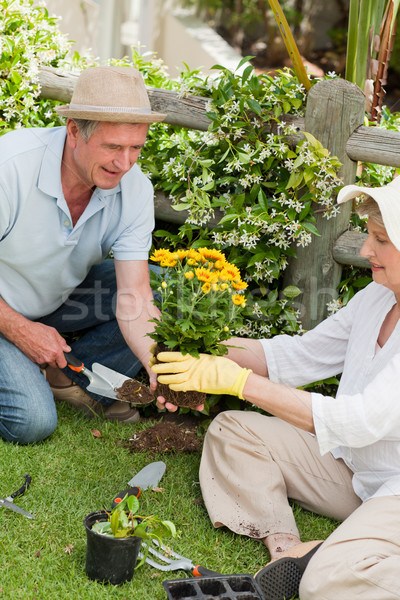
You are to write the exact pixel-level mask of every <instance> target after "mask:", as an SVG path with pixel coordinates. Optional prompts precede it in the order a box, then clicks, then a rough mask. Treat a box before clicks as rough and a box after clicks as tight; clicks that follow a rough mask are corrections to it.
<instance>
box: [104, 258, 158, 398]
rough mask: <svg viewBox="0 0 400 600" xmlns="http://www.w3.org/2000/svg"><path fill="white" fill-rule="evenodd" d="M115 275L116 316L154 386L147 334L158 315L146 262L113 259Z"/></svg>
mask: <svg viewBox="0 0 400 600" xmlns="http://www.w3.org/2000/svg"><path fill="white" fill-rule="evenodd" d="M114 263H115V274H116V277H117V289H118V291H117V311H116V317H117V321H118V325H119V327H120V329H121V333H122V335H123V336H124V338H125V340H126V343H127V344H128V346H129V348H130V349H131V350H132V352H133V353H134V354H135V356H137V358H138V359H139V360H140V362H141V363H142V365H143V366H144V367H145V369H146V370H147V372H148V374H149V377H150V386H151V388H152V389H153V390H154V389H155V388H156V384H157V379H156V376H155V374H154V373H153V372H152V371H151V370H150V367H149V366H148V362H149V360H150V356H151V353H150V350H149V348H150V346H151V344H153V343H154V342H153V340H152V339H151V338H150V337H149V336H148V335H146V334H147V333H150V332H151V331H153V329H154V324H153V323H151V322H150V319H153V318H157V317H159V315H160V312H159V310H158V309H157V308H156V306H154V303H153V293H152V290H151V287H150V276H149V266H148V263H147V261H145V260H137V261H136V260H114Z"/></svg>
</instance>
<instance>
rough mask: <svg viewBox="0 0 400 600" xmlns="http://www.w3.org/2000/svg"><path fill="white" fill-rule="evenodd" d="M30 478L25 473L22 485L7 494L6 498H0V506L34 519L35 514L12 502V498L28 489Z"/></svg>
mask: <svg viewBox="0 0 400 600" xmlns="http://www.w3.org/2000/svg"><path fill="white" fill-rule="evenodd" d="M31 480H32V478H31V477H30V476H29V475H25V483H24V485H23V486H22V487H20V488H19V490H17V491H16V492H14V493H13V494H10V496H7V498H0V508H3V507H4V508H9V509H10V510H13V511H14V512H17V513H20V514H21V515H24V516H25V517H28V519H34V518H35V515H31V513H28V512H27V511H26V510H24V509H23V508H20V507H19V506H17V505H16V504H14V502H13V500H14V498H17V496H22V494H24V493H25V491H26V490H27V489H28V487H29V485H30V483H31Z"/></svg>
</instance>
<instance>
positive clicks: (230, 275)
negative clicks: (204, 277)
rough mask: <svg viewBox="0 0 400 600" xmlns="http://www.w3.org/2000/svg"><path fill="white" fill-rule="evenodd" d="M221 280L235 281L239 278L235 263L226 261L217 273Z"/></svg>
mask: <svg viewBox="0 0 400 600" xmlns="http://www.w3.org/2000/svg"><path fill="white" fill-rule="evenodd" d="M219 278H220V280H221V281H237V280H239V279H240V271H239V269H238V268H237V267H235V265H231V264H230V263H227V264H226V265H225V266H224V268H223V269H222V271H220V273H219Z"/></svg>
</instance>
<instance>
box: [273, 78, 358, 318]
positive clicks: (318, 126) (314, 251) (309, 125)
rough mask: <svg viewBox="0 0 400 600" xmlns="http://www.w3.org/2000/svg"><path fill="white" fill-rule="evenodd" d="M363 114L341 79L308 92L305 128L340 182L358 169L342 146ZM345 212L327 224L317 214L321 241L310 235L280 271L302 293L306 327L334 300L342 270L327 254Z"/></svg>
mask: <svg viewBox="0 0 400 600" xmlns="http://www.w3.org/2000/svg"><path fill="white" fill-rule="evenodd" d="M364 111H365V96H364V94H363V93H362V91H361V90H360V89H359V88H358V87H357V86H356V85H353V84H352V83H349V82H348V81H345V80H342V79H332V80H327V81H320V82H318V83H317V84H316V85H315V86H313V87H312V88H311V90H310V91H309V93H308V97H307V107H306V117H305V130H306V131H308V132H310V133H311V134H312V135H314V136H315V137H316V138H317V139H318V140H319V141H320V142H321V143H322V144H323V145H324V146H325V147H326V148H328V149H329V150H330V152H331V153H332V154H333V155H335V156H337V157H338V158H339V160H340V161H341V163H342V168H341V171H340V176H341V178H342V179H343V183H344V184H347V183H353V182H354V180H355V174H356V166H357V165H356V163H355V162H353V161H352V160H351V159H350V158H349V157H348V156H347V154H346V151H345V146H346V142H347V140H348V138H349V136H350V134H351V133H352V132H353V131H354V130H355V129H356V128H357V127H358V126H359V125H361V124H362V122H363V119H364ZM350 212H351V203H350V202H348V203H346V204H345V205H343V206H342V207H341V211H340V214H339V215H338V216H337V217H336V218H335V219H330V220H327V219H324V218H323V217H322V215H321V214H317V223H316V225H317V228H318V231H319V233H320V237H314V238H313V241H312V243H311V245H310V246H308V247H307V248H296V253H297V259H292V260H291V261H290V263H289V266H288V268H287V269H286V271H285V278H284V279H285V283H286V284H294V285H297V286H298V287H299V288H300V289H301V290H302V295H301V296H299V297H298V299H297V300H299V304H298V305H299V307H300V310H301V320H302V323H303V327H304V328H305V329H310V328H312V327H314V326H315V325H316V324H318V323H319V322H320V321H322V320H323V319H324V318H325V317H326V315H327V306H326V305H327V303H328V302H329V301H331V300H332V299H333V298H336V297H337V286H338V285H339V283H340V279H341V271H342V267H341V265H340V264H339V263H337V262H336V261H335V260H334V259H333V256H332V250H333V246H334V244H335V242H336V240H337V239H338V237H339V236H340V235H341V234H342V233H343V232H344V231H346V230H347V229H348V224H349V218H350Z"/></svg>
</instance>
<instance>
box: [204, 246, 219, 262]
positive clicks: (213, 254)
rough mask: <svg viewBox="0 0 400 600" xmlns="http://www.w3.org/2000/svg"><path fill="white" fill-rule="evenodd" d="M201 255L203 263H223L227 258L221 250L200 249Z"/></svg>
mask: <svg viewBox="0 0 400 600" xmlns="http://www.w3.org/2000/svg"><path fill="white" fill-rule="evenodd" d="M198 252H199V254H200V255H201V257H202V259H203V261H205V262H206V261H210V260H212V261H217V260H219V261H222V262H225V256H224V254H223V253H222V252H220V251H219V250H215V249H214V248H199V250H198Z"/></svg>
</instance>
